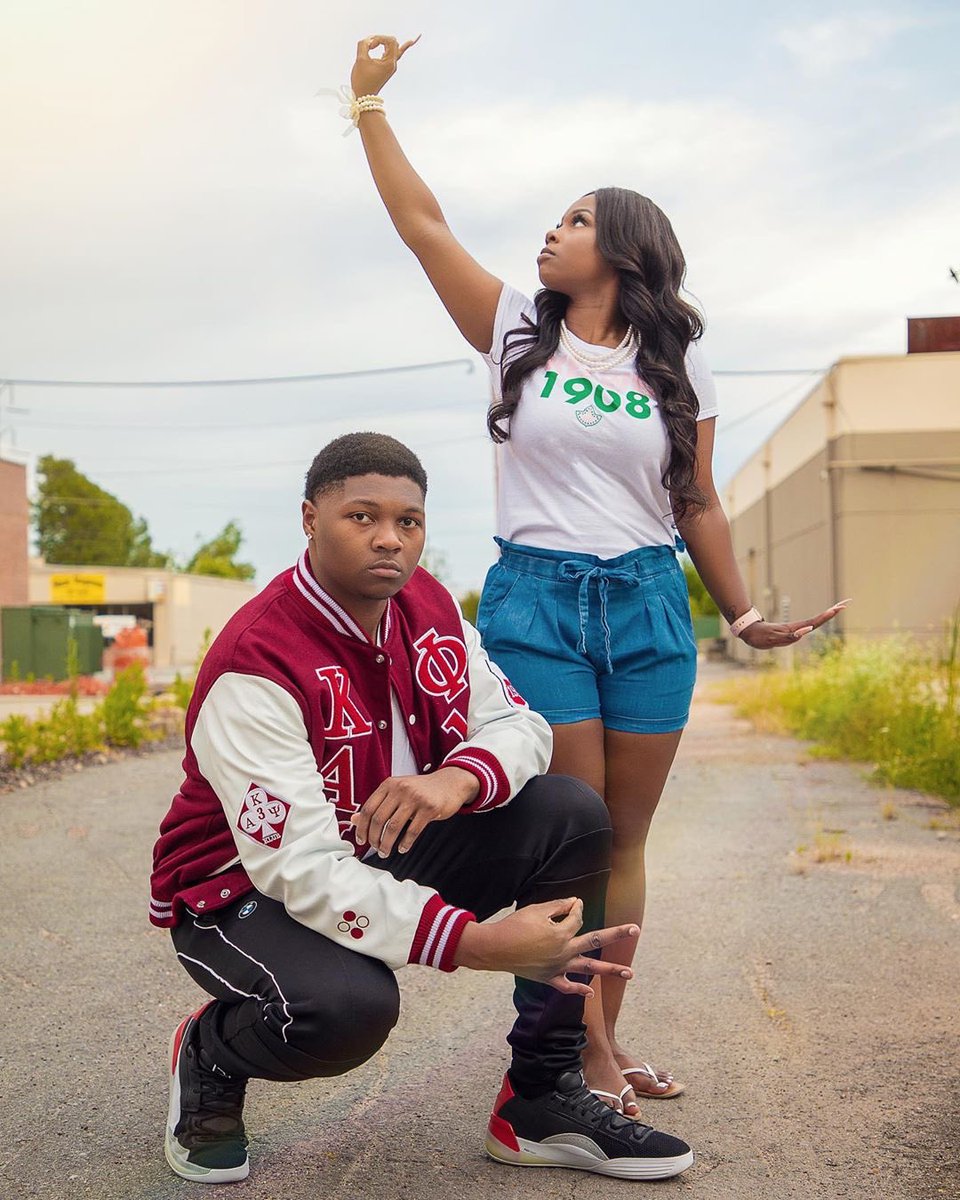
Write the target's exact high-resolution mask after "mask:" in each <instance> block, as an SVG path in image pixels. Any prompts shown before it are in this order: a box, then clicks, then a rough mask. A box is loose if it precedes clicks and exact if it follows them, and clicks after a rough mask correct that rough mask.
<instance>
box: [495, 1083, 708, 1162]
mask: <svg viewBox="0 0 960 1200" xmlns="http://www.w3.org/2000/svg"><path fill="white" fill-rule="evenodd" d="M485 1148H486V1151H487V1153H488V1154H489V1155H490V1157H491V1158H495V1159H496V1160H497V1162H503V1163H510V1164H511V1165H512V1166H515V1167H570V1168H572V1169H573V1170H575V1171H592V1172H593V1173H594V1174H595V1175H613V1176H615V1177H616V1178H618V1179H667V1178H669V1176H671V1175H679V1174H680V1172H681V1171H685V1170H686V1169H687V1167H690V1166H692V1165H693V1151H692V1150H691V1149H690V1147H689V1146H688V1145H687V1143H686V1142H682V1141H681V1140H680V1139H679V1138H675V1137H671V1136H670V1134H669V1133H659V1132H658V1131H657V1130H656V1129H651V1128H650V1126H649V1125H641V1124H640V1123H639V1122H637V1121H630V1120H628V1119H627V1118H626V1117H624V1116H621V1114H620V1113H618V1112H615V1111H614V1109H612V1108H610V1107H609V1105H607V1104H604V1102H603V1101H602V1100H600V1099H598V1097H596V1096H595V1095H594V1094H593V1093H592V1092H591V1091H589V1089H588V1088H587V1087H586V1086H585V1085H584V1082H583V1076H582V1075H581V1074H580V1073H579V1072H577V1071H568V1072H567V1073H566V1074H564V1075H561V1076H560V1078H559V1079H558V1080H557V1082H556V1084H555V1085H554V1090H553V1091H552V1092H546V1093H545V1094H544V1095H542V1096H537V1097H536V1098H534V1099H530V1100H528V1099H525V1098H524V1097H523V1096H518V1095H516V1094H515V1092H514V1090H513V1088H512V1087H511V1085H510V1077H509V1075H504V1077H503V1086H502V1087H501V1088H500V1095H499V1096H497V1099H496V1103H495V1104H494V1106H493V1113H492V1114H491V1116H490V1126H489V1128H488V1130H487V1140H486V1143H485Z"/></svg>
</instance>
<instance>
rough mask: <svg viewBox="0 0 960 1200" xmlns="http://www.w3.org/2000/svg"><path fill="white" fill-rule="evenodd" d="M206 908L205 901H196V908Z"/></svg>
mask: <svg viewBox="0 0 960 1200" xmlns="http://www.w3.org/2000/svg"><path fill="white" fill-rule="evenodd" d="M206 907H207V902H206V900H198V901H197V908H206Z"/></svg>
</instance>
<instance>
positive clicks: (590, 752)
mask: <svg viewBox="0 0 960 1200" xmlns="http://www.w3.org/2000/svg"><path fill="white" fill-rule="evenodd" d="M550 771H551V772H552V773H553V774H555V775H573V776H575V777H576V778H577V779H582V780H583V781H584V783H587V784H589V785H590V787H592V788H593V790H594V791H595V792H597V793H598V794H599V795H601V796H602V795H603V794H604V790H605V775H606V772H605V765H604V729H603V725H602V724H601V722H600V721H599V720H594V721H577V722H576V723H574V724H571V725H554V726H553V759H552V760H551V763H550ZM614 837H616V834H614ZM630 919H631V920H632V919H633V918H630ZM618 945H619V946H622V947H624V952H625V953H629V954H630V958H629V959H624V961H625V962H630V961H632V958H633V953H634V950H635V948H636V947H635V943H634V945H629V949H627V947H628V943H625V942H620V943H618ZM600 985H601V981H600V979H599V978H595V979H594V981H593V991H594V996H593V999H592V1000H587V1001H586V1003H585V1004H584V1013H583V1019H584V1024H585V1025H586V1027H587V1039H588V1041H587V1048H586V1049H585V1050H584V1054H583V1069H584V1077H585V1078H586V1079H587V1081H588V1085H589V1086H590V1087H592V1088H597V1089H600V1090H601V1091H604V1092H606V1093H608V1095H607V1096H605V1097H604V1099H605V1100H606V1101H607V1103H609V1104H613V1103H614V1102H613V1101H612V1100H611V1099H610V1097H616V1096H619V1094H620V1092H621V1091H622V1090H623V1086H624V1082H625V1080H624V1078H623V1076H622V1075H621V1074H620V1068H619V1067H618V1066H617V1063H616V1060H615V1059H614V1057H613V1050H612V1049H611V1047H610V1044H609V1042H608V1040H607V1027H606V1021H605V1019H604V1010H603V999H602V993H601V986H600ZM628 1094H630V1095H632V1093H628ZM631 1115H632V1114H631Z"/></svg>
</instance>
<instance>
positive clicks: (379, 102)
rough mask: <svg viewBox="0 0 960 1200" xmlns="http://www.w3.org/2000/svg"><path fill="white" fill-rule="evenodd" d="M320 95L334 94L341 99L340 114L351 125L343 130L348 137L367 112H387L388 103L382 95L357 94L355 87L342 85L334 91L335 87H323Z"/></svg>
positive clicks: (318, 93)
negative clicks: (354, 92) (354, 91)
mask: <svg viewBox="0 0 960 1200" xmlns="http://www.w3.org/2000/svg"><path fill="white" fill-rule="evenodd" d="M317 95H318V96H333V97H335V98H336V99H337V100H339V101H340V116H341V117H343V119H344V120H345V121H349V122H350V124H349V126H348V127H347V128H346V129H345V130H344V131H343V136H344V137H347V136H348V135H349V134H351V133H353V131H354V130H355V129H356V128H357V126H358V125H359V124H360V118H361V117H362V116H363V114H364V113H365V112H386V111H387V109H386V105H385V104H384V102H383V97H382V96H355V95H354V94H353V88H350V87H342V88H340V89H339V91H334V90H333V88H321V89H320V90H319V92H317Z"/></svg>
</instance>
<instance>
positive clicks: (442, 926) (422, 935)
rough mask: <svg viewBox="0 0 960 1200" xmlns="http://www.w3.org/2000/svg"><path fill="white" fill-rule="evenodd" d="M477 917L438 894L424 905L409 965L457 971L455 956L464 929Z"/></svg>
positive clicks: (408, 959) (409, 956) (414, 937)
mask: <svg viewBox="0 0 960 1200" xmlns="http://www.w3.org/2000/svg"><path fill="white" fill-rule="evenodd" d="M476 919H477V918H476V917H475V916H474V915H473V913H471V912H467V910H466V909H463V908H456V907H454V906H453V905H450V904H447V902H446V901H445V900H444V899H443V898H442V897H441V896H438V895H437V894H436V893H434V894H433V895H432V896H431V897H430V899H429V900H428V901H427V903H426V904H425V905H424V906H423V912H422V913H421V914H420V920H419V922H418V924H417V930H416V933H415V934H414V935H413V943H412V944H411V946H410V953H409V955H408V956H407V962H409V963H419V964H420V965H421V966H425V967H436V968H437V969H438V970H441V971H455V970H456V964H455V963H454V961H453V959H454V955H455V954H456V950H457V946H458V945H459V943H460V935H461V934H462V933H463V930H464V927H465V926H466V925H468V924H469V923H470V922H471V921H475V920H476Z"/></svg>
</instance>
